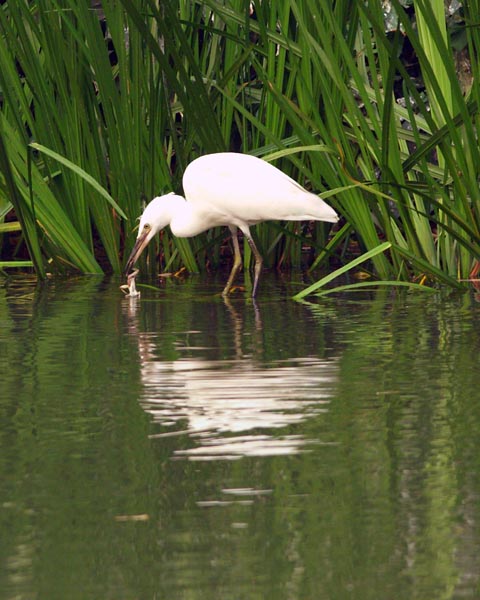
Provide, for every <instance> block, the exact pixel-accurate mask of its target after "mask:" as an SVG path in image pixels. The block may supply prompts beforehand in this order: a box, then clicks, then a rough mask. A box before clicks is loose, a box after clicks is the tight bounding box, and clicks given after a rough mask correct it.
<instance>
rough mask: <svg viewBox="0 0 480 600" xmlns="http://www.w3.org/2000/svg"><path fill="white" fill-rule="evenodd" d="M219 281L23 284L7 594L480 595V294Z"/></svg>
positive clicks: (8, 357) (0, 314)
mask: <svg viewBox="0 0 480 600" xmlns="http://www.w3.org/2000/svg"><path fill="white" fill-rule="evenodd" d="M222 281H223V280H220V279H219V280H215V279H213V280H211V279H207V278H203V277H191V278H187V279H185V280H183V281H181V280H177V279H169V280H165V281H163V282H162V283H161V284H160V285H159V289H158V291H155V290H153V289H151V288H144V289H143V290H142V296H141V298H140V299H139V300H135V299H128V298H125V297H123V296H122V294H121V292H120V290H119V284H120V281H119V280H116V279H104V278H97V277H92V278H87V277H82V278H78V279H69V280H51V281H49V282H47V283H45V284H43V285H37V284H35V282H34V281H28V280H25V278H22V279H20V278H16V277H13V278H9V279H4V280H3V281H2V286H1V288H0V350H1V356H2V374H1V377H0V416H1V427H0V503H1V511H0V515H1V516H0V539H1V544H0V598H1V600H4V599H8V600H14V599H15V600H18V599H22V600H23V599H28V600H30V599H48V600H55V599H62V600H64V599H66V598H68V599H69V600H75V599H79V600H89V599H95V600H97V599H105V598H114V599H115V600H123V599H125V600H134V599H142V600H143V599H168V600H176V599H182V598H189V599H196V598H198V599H208V600H216V599H219V600H220V599H222V600H225V599H232V600H234V599H235V600H243V599H245V600H247V599H248V600H252V599H256V598H258V599H265V598H272V599H275V600H283V599H285V600H292V599H294V600H295V599H298V600H310V599H311V600H317V599H319V598H326V599H330V598H332V599H335V600H336V599H343V598H355V599H364V598H365V599H370V598H371V599H372V600H374V599H375V600H378V599H379V598H382V599H390V598H391V599H395V600H399V599H405V600H407V599H411V598H421V599H428V600H431V599H433V598H435V599H443V598H465V597H470V598H479V597H480V569H479V566H478V557H479V556H480V386H479V372H480V369H479V365H480V361H479V357H480V305H479V304H477V303H476V302H475V299H474V298H473V297H471V296H470V295H468V294H464V295H450V296H448V297H443V296H442V295H440V294H439V295H434V296H430V295H429V296H427V295H424V294H418V293H417V294H408V293H395V292H393V293H392V292H391V291H389V292H381V293H375V294H373V293H369V294H367V293H362V294H358V293H357V294H353V293H352V294H349V295H342V296H336V297H333V296H332V297H327V298H325V299H322V300H318V301H317V302H316V303H314V304H311V305H309V304H299V303H295V302H293V301H292V300H290V299H289V298H290V297H291V296H292V295H293V294H294V293H295V292H296V291H298V290H299V289H300V288H299V281H295V280H291V279H288V278H285V279H284V278H282V277H281V276H279V275H275V274H265V276H264V277H263V279H262V282H261V289H260V292H259V298H258V300H257V302H252V301H251V300H250V299H245V298H244V297H243V296H242V295H241V294H240V295H238V296H233V297H232V299H231V300H230V301H229V302H225V301H223V300H222V298H221V297H220V296H218V295H217V292H218V291H220V290H221V289H222ZM140 289H141V288H140Z"/></svg>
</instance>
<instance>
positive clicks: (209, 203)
mask: <svg viewBox="0 0 480 600" xmlns="http://www.w3.org/2000/svg"><path fill="white" fill-rule="evenodd" d="M182 182H183V190H184V193H185V198H183V197H182V196H178V195H176V194H166V195H164V196H159V197H157V198H154V199H153V200H152V201H151V202H150V204H148V206H147V207H146V208H145V211H144V212H143V214H142V216H141V219H140V227H139V232H138V237H137V241H136V243H135V246H134V248H133V250H132V253H131V255H130V257H129V259H128V261H127V266H126V271H127V272H128V271H130V269H131V268H132V267H133V266H134V264H135V263H136V261H137V260H138V258H139V256H140V254H141V253H142V252H143V250H144V248H145V247H146V245H147V244H148V243H149V241H150V240H151V239H152V237H153V236H154V235H155V234H156V233H157V232H158V231H160V230H161V229H163V228H164V227H166V226H167V225H170V228H171V230H172V233H173V234H174V235H175V236H177V237H191V236H195V235H198V234H199V233H201V232H202V231H205V230H207V229H210V228H211V227H216V226H219V225H225V226H227V227H229V229H230V231H231V233H232V239H233V245H234V263H233V267H232V271H231V273H230V276H229V278H228V281H227V285H226V286H225V289H224V290H223V295H224V296H225V295H227V294H228V293H229V291H230V288H231V287H232V284H233V280H234V278H235V275H236V274H237V272H238V270H239V268H240V266H241V263H242V260H241V255H240V249H239V245H238V239H237V228H238V229H240V230H241V231H242V232H243V234H244V236H245V237H246V239H247V241H248V243H249V244H250V247H251V248H252V251H253V253H254V255H255V260H256V263H255V279H254V284H253V289H252V296H255V295H256V292H257V287H258V279H259V276H260V271H261V268H262V262H263V261H262V257H261V255H260V253H259V251H258V249H257V247H256V245H255V243H254V241H253V239H252V236H251V234H250V229H249V227H250V225H254V224H255V223H259V222H261V221H270V220H274V219H275V220H277V219H278V220H285V221H304V220H316V221H328V222H331V223H335V222H337V220H338V216H337V213H336V212H335V211H334V210H333V208H331V207H330V206H329V205H328V204H326V203H325V202H324V201H323V200H322V199H321V198H319V197H318V196H316V195H315V194H312V193H310V192H308V191H307V190H305V189H304V188H303V187H302V186H301V185H299V184H298V183H297V182H296V181H294V180H293V179H292V178H291V177H289V176H288V175H285V173H283V172H282V171H280V170H279V169H277V168H276V167H274V166H273V165H271V164H269V163H267V162H265V161H263V160H261V159H259V158H256V157H254V156H250V155H247V154H236V153H232V152H221V153H218V154H207V155H205V156H202V157H200V158H197V159H196V160H194V161H193V162H192V163H190V164H189V165H188V167H187V168H186V170H185V173H184V175H183V181H182Z"/></svg>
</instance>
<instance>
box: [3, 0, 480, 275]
mask: <svg viewBox="0 0 480 600" xmlns="http://www.w3.org/2000/svg"><path fill="white" fill-rule="evenodd" d="M403 4H405V3H401V2H400V1H398V0H393V1H392V2H390V3H389V4H388V8H389V14H388V27H387V25H386V22H387V21H386V16H385V14H384V12H383V9H382V6H381V5H380V3H361V2H351V1H349V0H342V1H340V2H335V3H333V4H332V3H326V2H323V1H322V0H308V2H307V0H289V1H288V2H287V1H286V0H285V1H280V2H275V3H271V2H262V3H260V2H255V3H252V4H251V5H250V4H248V3H245V2H240V1H239V0H233V1H232V2H230V3H228V4H226V3H224V2H221V1H216V0H204V1H198V2H190V1H189V2H186V1H185V0H177V1H176V2H170V3H159V2H157V1H156V0H139V1H138V2H133V1H132V0H121V2H114V1H113V0H105V1H104V2H102V8H101V9H90V8H88V7H87V5H86V4H85V3H77V2H74V1H73V0H63V1H62V2H58V1H56V0H49V1H47V2H35V1H33V2H31V3H29V4H26V3H5V4H4V5H2V7H1V10H0V93H1V96H0V136H1V139H2V146H3V147H4V149H5V152H4V154H3V157H2V160H1V162H0V173H1V176H0V209H1V212H0V217H1V218H2V219H3V217H4V216H5V215H6V214H7V213H8V209H9V208H10V209H14V213H13V212H12V213H11V214H14V215H15V217H16V219H18V221H19V223H20V225H21V227H22V236H23V238H22V239H23V240H24V242H25V244H26V248H27V252H26V254H27V256H26V257H22V256H21V255H19V254H16V255H15V256H13V258H15V257H16V258H28V259H30V260H32V261H33V264H34V265H35V268H36V271H37V273H38V275H39V276H40V277H44V276H45V275H46V274H47V272H65V271H71V270H79V271H81V272H94V273H95V272H102V271H105V270H107V271H108V270H111V271H114V272H116V273H120V272H121V270H122V265H123V262H124V260H125V257H126V256H128V254H129V252H130V251H131V249H132V246H133V243H134V240H135V238H136V232H135V226H136V219H137V217H138V215H139V214H140V213H141V212H142V208H143V207H142V204H143V202H144V201H148V200H150V199H151V198H152V197H154V196H156V195H159V194H162V193H166V192H169V191H180V182H181V177H182V174H183V171H184V170H185V168H186V165H187V164H188V163H189V162H190V161H191V160H193V159H194V158H195V157H197V156H199V155H202V154H206V153H210V152H218V151H224V150H235V151H241V152H244V153H249V154H253V155H255V156H260V157H262V158H265V159H266V160H269V161H272V162H273V163H274V164H275V165H276V166H278V167H279V168H281V169H282V170H283V171H284V172H286V173H288V174H289V175H290V176H291V177H293V178H294V179H295V180H297V181H298V182H299V183H301V184H302V185H304V186H305V187H307V189H310V190H312V191H314V192H315V193H318V194H321V195H322V197H323V198H325V199H328V200H327V201H328V202H329V203H331V204H332V205H333V206H334V208H335V209H336V210H337V212H338V213H339V214H341V215H342V216H343V221H342V222H341V223H340V224H339V225H336V226H335V227H334V228H333V230H332V228H331V226H330V225H326V224H324V223H315V224H311V223H310V224H308V223H306V224H304V225H303V226H300V225H299V224H296V223H289V224H287V225H285V224H278V223H265V224H261V225H259V226H257V227H256V230H255V234H254V235H255V241H256V244H257V246H258V248H259V251H260V252H261V254H262V256H264V258H265V263H266V265H267V266H279V265H291V266H297V267H299V266H305V264H306V263H308V262H309V263H310V264H312V257H311V255H310V254H308V255H307V254H306V252H305V250H306V248H307V247H310V248H313V249H314V250H315V252H316V254H317V258H316V259H315V260H313V265H312V266H313V267H314V268H315V269H316V268H317V267H319V268H320V267H321V268H322V269H323V270H326V269H327V268H328V270H330V269H331V264H330V259H331V258H332V256H334V257H335V261H336V264H337V265H338V261H340V263H341V267H340V268H342V267H344V266H346V265H348V264H349V262H350V261H351V260H352V259H355V258H356V256H357V255H358V253H360V254H365V255H366V256H369V257H371V260H370V261H369V262H368V263H365V264H367V265H368V270H366V271H365V273H366V274H367V275H368V276H370V277H371V278H372V280H380V281H403V282H412V283H419V284H422V285H434V284H436V283H442V284H446V285H449V286H454V287H461V286H463V285H464V283H462V280H465V279H468V278H469V277H470V274H475V273H476V271H477V265H478V260H479V259H480V197H479V196H480V190H479V186H478V178H479V167H478V165H479V164H480V155H479V148H478V138H479V132H478V124H479V115H478V96H479V87H478V86H479V76H478V75H479V70H480V69H479V66H478V56H479V55H480V52H479V50H480V37H479V36H480V34H479V33H478V30H477V28H476V27H470V26H469V25H470V24H473V23H474V22H475V19H476V14H477V12H476V8H475V6H474V4H471V3H468V5H465V6H464V7H461V6H456V7H454V9H453V8H452V11H451V12H452V14H447V15H445V9H444V2H443V0H435V1H433V2H432V1H428V2H427V1H426V0H419V1H418V2H415V7H414V9H413V8H412V7H408V6H407V7H406V8H405V7H404V6H403ZM392 15H393V16H392ZM333 42H335V43H333ZM124 217H126V219H125V218H124ZM4 231H5V233H3V232H4ZM0 235H3V238H4V239H5V238H6V237H7V235H11V234H9V233H8V232H7V231H6V230H5V229H2V228H1V227H0ZM16 235H18V232H17V234H16ZM226 238H227V235H226V232H224V231H223V230H221V229H219V228H215V229H213V230H211V231H209V232H206V233H205V234H202V235H201V236H198V237H197V238H195V239H193V240H179V239H176V238H174V237H173V236H172V235H171V234H170V233H169V232H164V234H163V235H162V237H161V238H160V240H159V242H158V246H157V248H152V250H151V251H150V253H149V257H148V258H149V259H148V265H149V269H150V272H151V273H154V272H158V270H159V267H158V264H157V261H156V259H157V257H158V256H159V257H160V261H161V266H160V269H161V270H176V269H178V268H180V267H181V266H182V265H183V266H185V267H186V268H187V269H188V270H190V271H199V270H202V269H204V268H206V267H207V266H208V267H215V266H218V265H219V264H220V263H221V262H222V261H224V260H225V256H226V255H227V254H228V260H231V259H230V252H228V253H226V252H224V249H225V240H226ZM20 241H21V240H20ZM384 242H388V243H389V244H390V246H389V247H388V250H385V251H381V249H382V248H384V246H382V244H383V243H384ZM21 246H22V244H20V243H19V244H17V245H16V248H20V247H21ZM377 250H378V251H377ZM8 254H9V253H8V252H7V251H6V250H5V248H4V249H3V251H2V256H1V258H4V259H5V260H7V259H11V258H12V257H11V256H9V255H8ZM251 260H252V256H251V252H250V249H249V248H248V245H245V249H244V265H245V267H249V266H250V263H251Z"/></svg>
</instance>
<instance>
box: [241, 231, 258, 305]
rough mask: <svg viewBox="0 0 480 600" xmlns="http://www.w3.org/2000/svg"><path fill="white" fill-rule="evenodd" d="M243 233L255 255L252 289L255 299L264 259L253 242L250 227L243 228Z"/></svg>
mask: <svg viewBox="0 0 480 600" xmlns="http://www.w3.org/2000/svg"><path fill="white" fill-rule="evenodd" d="M242 233H243V235H244V236H245V237H246V238H247V242H248V245H249V246H250V248H251V249H252V252H253V255H254V256H255V271H254V273H255V277H254V279H253V289H252V298H255V296H256V295H257V289H258V280H259V278H260V273H261V272H262V266H263V258H262V255H261V254H260V252H259V251H258V248H257V246H256V245H255V242H254V241H253V238H252V235H251V233H250V229H249V228H248V227H242Z"/></svg>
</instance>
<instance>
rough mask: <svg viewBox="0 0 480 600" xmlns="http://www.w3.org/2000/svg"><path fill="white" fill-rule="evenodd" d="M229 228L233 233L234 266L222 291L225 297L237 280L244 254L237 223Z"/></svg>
mask: <svg viewBox="0 0 480 600" xmlns="http://www.w3.org/2000/svg"><path fill="white" fill-rule="evenodd" d="M228 228H229V229H230V233H231V234H232V242H233V266H232V270H231V271H230V275H229V277H228V281H227V285H226V286H225V288H224V290H223V292H222V296H223V297H226V296H228V294H229V292H230V290H231V288H232V285H233V281H234V280H235V277H236V275H237V273H238V270H239V269H240V267H241V266H242V255H241V253H240V246H239V244H238V235H237V231H238V230H237V227H236V226H235V225H229V226H228Z"/></svg>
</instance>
